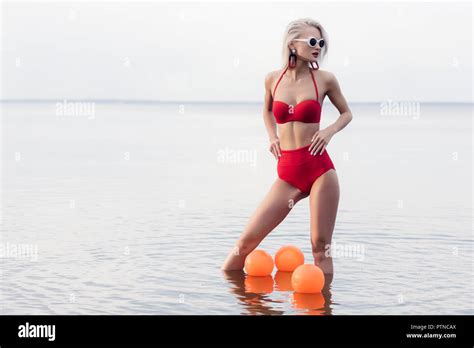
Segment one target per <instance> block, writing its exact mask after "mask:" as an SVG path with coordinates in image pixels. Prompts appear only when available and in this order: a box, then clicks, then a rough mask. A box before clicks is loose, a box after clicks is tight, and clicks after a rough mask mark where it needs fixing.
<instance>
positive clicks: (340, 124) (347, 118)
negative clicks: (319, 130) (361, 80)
mask: <svg viewBox="0 0 474 348" xmlns="http://www.w3.org/2000/svg"><path fill="white" fill-rule="evenodd" d="M328 74H329V79H328V82H327V85H328V91H327V95H328V97H329V100H330V101H331V103H333V105H334V106H335V107H336V108H337V110H339V113H340V116H339V117H338V119H337V120H336V122H334V123H333V124H331V125H330V126H328V127H327V129H329V130H331V132H332V133H333V134H336V133H337V132H339V131H340V130H342V129H343V128H344V127H345V126H347V124H348V123H349V122H351V120H352V112H351V110H350V109H349V105H347V101H346V98H344V95H343V94H342V92H341V87H340V86H339V82H338V81H337V78H336V76H335V75H334V74H333V73H328Z"/></svg>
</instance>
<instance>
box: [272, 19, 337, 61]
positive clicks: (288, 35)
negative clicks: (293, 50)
mask: <svg viewBox="0 0 474 348" xmlns="http://www.w3.org/2000/svg"><path fill="white" fill-rule="evenodd" d="M306 26H311V27H314V28H316V29H319V31H320V32H321V37H322V38H323V39H324V47H323V48H322V49H321V55H320V56H319V57H318V58H317V59H316V61H317V62H318V65H321V62H322V61H323V59H324V58H325V57H326V54H327V52H328V43H329V40H328V33H327V32H326V30H324V28H323V26H322V25H321V23H319V22H318V21H315V20H314V19H311V18H300V19H296V20H294V21H291V22H290V23H289V24H288V26H287V27H286V30H285V34H284V35H283V51H282V57H281V58H282V64H283V66H282V67H283V68H284V67H285V66H286V65H287V64H288V57H289V56H290V48H289V47H288V45H289V44H290V43H291V42H292V41H293V39H299V38H300V37H299V36H300V34H301V32H302V30H303V29H304V27H306Z"/></svg>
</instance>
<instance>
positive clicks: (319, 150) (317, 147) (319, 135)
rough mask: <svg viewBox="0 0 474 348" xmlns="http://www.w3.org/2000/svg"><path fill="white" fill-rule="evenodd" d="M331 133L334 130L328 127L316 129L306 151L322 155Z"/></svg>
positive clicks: (332, 133)
mask: <svg viewBox="0 0 474 348" xmlns="http://www.w3.org/2000/svg"><path fill="white" fill-rule="evenodd" d="M333 135H334V132H333V131H332V130H331V129H329V128H324V129H323V130H319V131H316V133H314V135H313V138H312V139H311V145H310V146H309V149H308V151H310V152H311V154H312V155H318V154H319V155H322V154H323V152H324V150H325V149H326V146H327V145H328V144H329V141H330V140H331V138H332V136H333Z"/></svg>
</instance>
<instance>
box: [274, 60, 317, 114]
mask: <svg viewBox="0 0 474 348" xmlns="http://www.w3.org/2000/svg"><path fill="white" fill-rule="evenodd" d="M308 68H309V66H308ZM286 70H288V66H287V67H286V69H285V71H283V73H282V74H281V75H280V78H279V79H278V82H277V84H276V86H275V89H274V90H273V98H275V92H276V89H277V87H278V84H279V83H280V80H281V78H282V77H283V75H284V74H285V72H286ZM309 72H310V74H311V78H312V79H313V83H314V88H315V89H316V100H314V99H307V100H303V101H302V102H300V103H298V104H296V105H295V106H293V105H288V104H287V103H285V102H283V101H279V100H275V99H273V106H272V109H273V115H274V116H275V119H276V122H277V123H287V122H291V121H300V122H304V123H319V120H320V119H321V104H320V103H319V93H318V86H317V85H316V81H315V80H314V75H313V72H312V71H311V68H309Z"/></svg>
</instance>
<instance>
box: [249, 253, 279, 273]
mask: <svg viewBox="0 0 474 348" xmlns="http://www.w3.org/2000/svg"><path fill="white" fill-rule="evenodd" d="M273 266H274V264H273V259H272V256H271V255H270V254H268V253H267V252H265V251H263V250H254V251H252V252H251V253H250V254H248V255H247V257H246V258H245V266H244V267H245V271H246V272H247V274H248V275H251V276H268V275H271V274H272V271H273Z"/></svg>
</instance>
